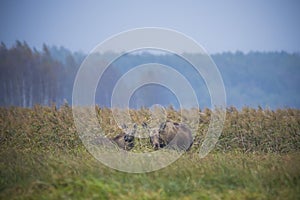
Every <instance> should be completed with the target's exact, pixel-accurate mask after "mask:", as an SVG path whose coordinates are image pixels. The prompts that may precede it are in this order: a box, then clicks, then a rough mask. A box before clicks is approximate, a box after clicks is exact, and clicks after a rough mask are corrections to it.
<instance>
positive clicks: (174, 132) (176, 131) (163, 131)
mask: <svg viewBox="0 0 300 200" xmlns="http://www.w3.org/2000/svg"><path fill="white" fill-rule="evenodd" d="M150 141H151V143H152V145H153V147H154V148H155V149H157V147H164V146H166V147H167V148H170V149H178V150H189V148H190V147H191V145H192V143H193V136H192V133H191V130H190V129H189V128H188V127H187V126H186V125H184V124H178V123H176V122H171V121H167V122H165V123H162V124H161V126H160V129H159V131H158V134H153V135H152V138H150Z"/></svg>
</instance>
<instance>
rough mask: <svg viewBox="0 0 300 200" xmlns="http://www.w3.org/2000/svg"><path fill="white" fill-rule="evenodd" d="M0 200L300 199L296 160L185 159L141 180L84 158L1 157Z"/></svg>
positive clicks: (239, 156)
mask: <svg viewBox="0 0 300 200" xmlns="http://www.w3.org/2000/svg"><path fill="white" fill-rule="evenodd" d="M0 158H1V166H0V171H1V176H0V181H1V182H0V183H1V188H0V189H1V192H0V198H1V199H170V198H171V199H299V198H300V187H299V185H300V154H299V153H293V154H285V155H279V154H270V153H269V154H241V153H225V154H224V153H214V154H210V155H208V156H207V157H205V158H204V159H200V158H199V157H198V155H197V154H195V153H190V154H189V153H188V154H186V155H184V156H183V157H181V158H180V159H179V160H177V161H176V162H174V163H173V164H172V165H170V166H168V167H166V168H164V169H161V170H159V171H155V172H151V173H145V174H128V173H124V172H119V171H116V170H113V169H110V168H108V167H106V166H104V165H103V164H101V163H100V162H98V161H97V160H95V159H94V158H93V157H92V156H91V155H90V154H88V153H87V152H84V151H83V152H81V153H77V154H69V155H67V154H65V153H59V152H57V154H27V153H22V152H18V151H16V150H11V151H7V152H5V153H3V152H2V153H1V155H0Z"/></svg>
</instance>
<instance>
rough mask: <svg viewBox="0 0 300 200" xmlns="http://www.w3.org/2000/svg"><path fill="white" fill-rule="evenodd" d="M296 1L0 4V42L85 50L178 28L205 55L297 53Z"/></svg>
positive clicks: (29, 0) (299, 7)
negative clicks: (150, 30) (131, 33)
mask: <svg viewBox="0 0 300 200" xmlns="http://www.w3.org/2000/svg"><path fill="white" fill-rule="evenodd" d="M299 19H300V1H297V0H295V1H291V0H286V1H284V0H281V1H279V0H265V1H263V0H249V1H240V0H228V1H216V0H207V1H158V0H157V1H143V0H134V1H130V0H129V1H124V0H123V1H77V0H76V1H71V0H68V1H60V0H52V1H38V0H24V1H16V0H7V1H5V0H2V1H1V2H0V27H1V31H0V41H3V42H4V43H6V44H7V45H11V44H13V43H14V42H15V40H17V39H18V40H21V41H26V42H27V43H28V44H29V45H30V46H35V47H37V48H38V49H39V48H41V46H42V44H43V43H46V44H48V45H57V46H60V45H62V46H64V47H66V48H68V49H71V50H73V51H77V50H81V51H84V52H86V53H87V52H89V51H90V50H92V48H93V47H95V46H96V45H97V44H98V43H100V42H101V41H103V40H105V39H106V38H108V37H110V36H112V35H114V34H117V33H119V32H121V31H125V30H128V29H133V28H140V27H163V28H169V29H174V30H177V31H180V32H182V33H184V34H186V35H188V36H190V37H192V38H193V39H195V40H196V41H197V42H198V43H199V44H201V45H202V46H203V47H204V48H205V49H206V50H207V51H208V52H209V53H216V52H223V51H233V52H234V51H236V50H241V51H244V52H248V51H251V50H252V51H281V50H285V51H288V52H300V20H299Z"/></svg>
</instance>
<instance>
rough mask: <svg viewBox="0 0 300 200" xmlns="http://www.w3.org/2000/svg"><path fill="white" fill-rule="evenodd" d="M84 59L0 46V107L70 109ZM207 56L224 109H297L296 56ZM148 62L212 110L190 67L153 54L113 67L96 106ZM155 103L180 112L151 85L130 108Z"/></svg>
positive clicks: (60, 51) (19, 45) (52, 50)
mask: <svg viewBox="0 0 300 200" xmlns="http://www.w3.org/2000/svg"><path fill="white" fill-rule="evenodd" d="M85 57H86V55H85V54H83V53H78V52H71V51H69V50H68V49H66V48H64V47H59V48H58V47H55V46H52V47H49V46H47V45H43V49H42V50H40V51H38V50H36V49H34V48H31V47H29V45H28V44H27V43H26V42H20V41H16V43H15V45H14V46H12V47H9V48H8V47H6V45H5V44H4V43H1V45H0V72H1V73H0V83H1V84H0V106H22V107H32V106H33V105H35V104H41V105H50V104H52V103H55V104H56V105H58V106H59V105H61V104H63V103H66V102H68V103H69V104H71V103H72V90H73V83H74V80H75V76H76V73H77V71H78V69H79V67H80V65H81V63H82V61H83V60H84V58H85ZM211 57H212V59H213V60H214V62H215V63H216V65H217V66H218V68H219V70H220V72H221V75H222V77H223V81H224V84H225V89H226V94H227V104H228V105H233V106H236V107H238V108H241V107H242V106H251V107H257V106H262V107H270V108H272V109H275V108H283V107H293V108H300V92H299V88H300V87H299V86H300V82H299V80H300V54H298V53H294V54H291V53H287V52H250V53H247V54H245V53H242V52H235V53H230V52H227V53H220V54H213V55H211ZM150 62H156V63H161V64H165V65H169V66H172V67H174V69H176V70H179V71H180V73H182V74H183V75H184V76H186V77H187V79H188V80H189V81H190V82H191V85H192V86H193V88H194V89H195V91H196V93H197V98H198V100H199V102H200V107H210V97H209V94H208V91H207V89H206V86H205V83H204V82H203V80H200V79H197V77H195V73H194V71H193V69H192V67H190V66H189V64H188V63H186V62H185V61H183V60H182V59H180V58H178V57H177V56H175V55H172V54H166V55H164V54H151V53H142V54H128V55H126V56H124V57H121V58H120V59H118V60H116V61H115V62H114V63H112V64H111V67H110V68H109V70H107V71H106V72H105V76H103V78H102V79H101V80H100V82H99V85H98V89H97V92H96V97H95V98H96V103H97V104H99V105H100V106H106V107H109V106H110V95H111V92H112V89H113V86H114V84H115V83H116V81H117V80H118V79H119V78H120V77H121V75H122V74H124V73H125V72H126V71H128V70H130V69H131V68H133V67H135V66H137V65H140V64H144V63H150ZM137 78H140V77H137ZM178 87H180V85H178ZM183 92H184V91H183ZM155 103H159V104H163V105H170V104H171V105H173V106H175V107H178V102H177V100H176V97H175V96H174V94H172V93H171V92H170V91H168V90H167V89H166V88H160V87H158V86H155V85H153V86H149V87H145V88H144V90H142V89H141V90H140V91H137V92H135V93H134V95H133V97H132V99H131V103H130V106H131V107H140V106H151V105H152V104H155Z"/></svg>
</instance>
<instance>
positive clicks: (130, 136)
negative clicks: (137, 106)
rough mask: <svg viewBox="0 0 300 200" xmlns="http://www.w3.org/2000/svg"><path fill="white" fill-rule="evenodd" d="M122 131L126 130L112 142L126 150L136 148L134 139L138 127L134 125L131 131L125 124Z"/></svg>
mask: <svg viewBox="0 0 300 200" xmlns="http://www.w3.org/2000/svg"><path fill="white" fill-rule="evenodd" d="M122 129H123V130H125V131H123V132H122V133H120V134H118V135H117V136H115V137H114V138H113V139H112V141H113V142H114V143H115V144H117V145H118V146H119V147H120V148H122V149H124V150H130V149H132V148H133V147H134V137H135V133H136V129H137V125H136V124H134V125H133V129H132V130H129V128H128V126H127V125H125V124H123V125H122Z"/></svg>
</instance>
